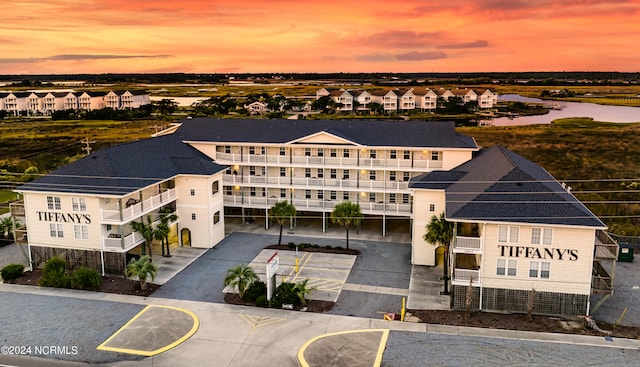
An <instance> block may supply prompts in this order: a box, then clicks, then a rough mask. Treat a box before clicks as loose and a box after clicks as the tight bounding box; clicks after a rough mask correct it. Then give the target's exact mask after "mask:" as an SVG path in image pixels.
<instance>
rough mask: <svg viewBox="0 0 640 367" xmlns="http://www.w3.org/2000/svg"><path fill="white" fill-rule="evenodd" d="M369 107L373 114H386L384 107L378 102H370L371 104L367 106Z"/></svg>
mask: <svg viewBox="0 0 640 367" xmlns="http://www.w3.org/2000/svg"><path fill="white" fill-rule="evenodd" d="M367 107H369V111H371V114H374V115H382V114H383V113H384V106H383V105H382V104H380V103H378V102H369V104H367Z"/></svg>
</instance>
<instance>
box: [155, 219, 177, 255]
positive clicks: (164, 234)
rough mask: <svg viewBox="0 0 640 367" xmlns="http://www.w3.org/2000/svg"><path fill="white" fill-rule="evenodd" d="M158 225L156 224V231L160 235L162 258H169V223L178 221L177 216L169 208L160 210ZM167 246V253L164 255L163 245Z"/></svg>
mask: <svg viewBox="0 0 640 367" xmlns="http://www.w3.org/2000/svg"><path fill="white" fill-rule="evenodd" d="M159 214H160V224H158V231H159V232H160V234H161V238H160V240H161V241H162V256H167V257H171V251H170V250H169V234H170V233H171V228H169V222H175V221H176V220H178V215H177V214H176V213H174V212H173V209H171V208H162V209H160V213H159ZM165 243H166V244H167V252H166V255H165V252H164V244H165Z"/></svg>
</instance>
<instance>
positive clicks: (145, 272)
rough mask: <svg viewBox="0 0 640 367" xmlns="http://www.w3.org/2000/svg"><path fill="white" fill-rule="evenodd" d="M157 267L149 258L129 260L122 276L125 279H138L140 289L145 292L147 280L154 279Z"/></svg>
mask: <svg viewBox="0 0 640 367" xmlns="http://www.w3.org/2000/svg"><path fill="white" fill-rule="evenodd" d="M157 273H158V266H157V265H156V264H154V263H152V262H151V257H149V256H146V255H145V256H142V257H140V258H138V259H131V261H129V264H127V269H126V270H125V272H124V274H125V276H127V277H133V278H138V281H139V282H140V289H142V290H143V291H145V290H147V278H149V277H151V281H153V280H154V279H155V278H156V274H157Z"/></svg>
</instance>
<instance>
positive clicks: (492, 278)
mask: <svg viewBox="0 0 640 367" xmlns="http://www.w3.org/2000/svg"><path fill="white" fill-rule="evenodd" d="M512 226H514V227H519V236H518V242H517V243H509V242H507V243H499V242H498V225H496V224H486V225H485V226H484V236H483V237H484V238H483V240H484V252H483V255H482V258H483V259H482V261H483V263H482V265H481V276H480V277H481V282H482V286H483V287H494V288H506V289H524V290H529V289H535V290H536V291H547V292H560V293H573V294H590V292H591V271H592V267H593V247H594V241H595V230H594V229H588V228H575V227H574V228H571V227H550V226H537V225H534V226H531V225H518V224H514V225H512ZM533 227H537V228H551V229H552V231H553V234H552V243H551V245H544V244H531V229H532V228H533ZM499 245H503V246H520V247H530V248H533V250H530V253H529V257H528V258H527V257H526V254H525V253H524V252H526V249H525V250H521V251H522V252H521V253H520V254H519V256H518V257H515V253H512V256H509V249H505V253H504V255H505V256H502V254H501V248H500V247H499ZM535 249H538V250H539V251H540V253H541V255H542V256H546V257H547V258H546V259H539V258H537V257H536V255H535ZM545 249H548V250H551V249H553V250H554V256H553V259H551V258H550V256H548V255H545ZM558 250H559V251H561V252H563V256H562V258H561V259H560V256H559V255H558V253H557V251H558ZM564 250H575V252H574V255H573V256H572V255H571V254H570V253H567V252H566V251H564ZM513 251H516V250H515V249H514V250H513ZM498 259H505V260H506V261H508V260H516V261H517V267H516V276H508V275H497V274H496V267H497V261H498ZM531 261H540V262H549V263H550V269H549V278H548V279H543V278H540V274H539V273H540V268H539V267H538V277H537V278H531V277H529V268H530V262H531Z"/></svg>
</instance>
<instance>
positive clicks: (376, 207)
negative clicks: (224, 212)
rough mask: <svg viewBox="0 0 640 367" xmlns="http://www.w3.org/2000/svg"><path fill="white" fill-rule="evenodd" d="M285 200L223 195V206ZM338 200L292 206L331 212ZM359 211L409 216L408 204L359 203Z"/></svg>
mask: <svg viewBox="0 0 640 367" xmlns="http://www.w3.org/2000/svg"><path fill="white" fill-rule="evenodd" d="M281 200H287V198H276V197H269V198H266V197H264V196H241V195H224V204H225V205H233V206H245V207H255V208H270V207H271V206H273V204H275V203H277V202H278V201H281ZM341 202H342V201H340V200H329V199H325V200H322V199H301V198H294V199H293V205H294V206H295V207H296V209H297V210H312V211H331V210H333V208H334V207H335V206H336V204H339V203H341ZM359 205H360V210H361V211H362V213H363V214H388V215H400V216H407V215H410V214H411V205H410V204H400V203H381V202H361V203H359Z"/></svg>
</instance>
